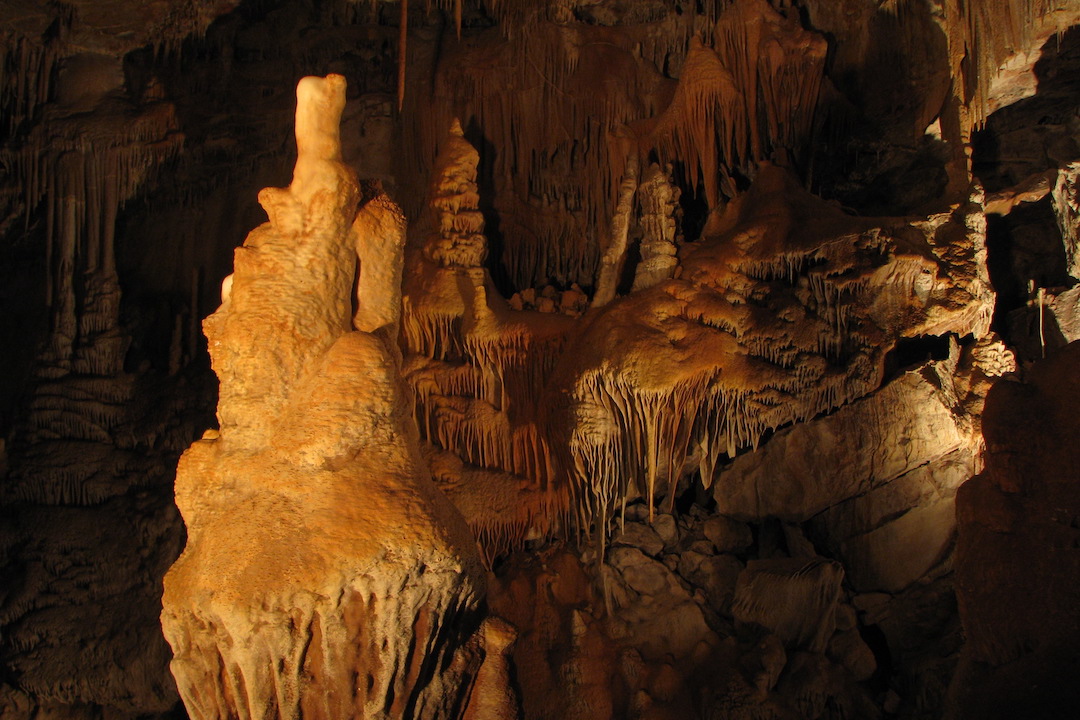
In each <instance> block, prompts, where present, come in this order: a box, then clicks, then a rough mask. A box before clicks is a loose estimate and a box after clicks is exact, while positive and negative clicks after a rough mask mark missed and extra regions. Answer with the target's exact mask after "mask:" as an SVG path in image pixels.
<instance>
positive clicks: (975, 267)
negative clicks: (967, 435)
mask: <svg viewBox="0 0 1080 720" xmlns="http://www.w3.org/2000/svg"><path fill="white" fill-rule="evenodd" d="M978 200H979V193H978V192H977V191H976V192H975V193H974V194H973V197H972V200H971V201H970V202H967V203H964V204H962V205H959V206H957V207H956V208H955V209H954V210H953V211H952V212H948V213H940V214H938V215H936V216H933V217H931V218H929V219H928V220H926V221H919V222H913V223H908V222H905V221H902V220H893V221H875V220H867V219H862V218H853V217H850V216H847V215H844V214H842V213H841V212H839V211H838V210H836V209H835V208H832V207H830V206H828V205H826V204H824V203H821V201H819V200H817V199H815V198H813V197H812V196H810V195H809V194H806V193H804V192H803V191H802V190H800V189H799V188H798V187H797V185H796V184H795V182H794V179H793V178H792V177H791V175H790V173H787V172H786V171H783V170H781V169H779V168H776V167H772V166H764V167H762V168H761V169H760V171H759V174H758V176H757V179H756V180H755V182H754V184H753V185H752V186H751V187H750V189H749V190H748V191H747V192H746V193H744V194H743V195H740V196H739V197H738V198H737V199H736V200H734V201H733V202H731V203H730V204H729V205H728V206H727V208H726V209H725V211H724V213H723V214H722V215H721V216H719V217H718V219H717V220H716V226H715V227H714V228H713V229H711V230H709V229H707V231H706V235H705V236H704V237H703V239H702V240H701V241H700V242H697V243H693V244H691V245H688V246H686V247H685V248H684V250H685V252H684V253H683V257H682V258H681V274H680V275H679V277H678V278H677V279H673V280H670V281H667V282H664V283H661V284H660V285H656V286H654V287H652V288H649V289H648V290H644V291H641V292H638V293H634V294H632V295H629V296H626V297H625V298H622V299H621V300H619V301H617V302H612V303H610V304H608V305H605V306H604V307H603V308H602V309H601V310H600V311H599V312H597V313H595V314H593V315H591V316H590V317H588V318H587V320H586V322H585V323H584V324H583V325H582V326H581V327H578V328H576V329H575V333H574V334H573V336H572V338H573V339H572V341H571V343H570V345H569V346H568V349H567V351H566V352H565V353H564V355H563V356H562V358H561V359H560V363H559V366H558V367H557V369H556V372H555V375H554V380H553V385H552V391H551V392H552V394H553V397H551V398H550V399H549V402H550V405H551V407H552V408H553V410H554V418H555V419H554V420H553V421H552V426H553V427H554V428H556V432H558V433H561V434H563V435H565V436H567V437H565V440H564V442H565V444H566V451H565V452H566V457H565V458H564V465H565V466H566V467H567V468H568V469H569V471H570V483H571V485H572V487H573V488H574V492H575V494H576V496H577V497H579V498H582V500H583V501H584V502H585V504H584V505H579V507H578V511H579V513H581V519H580V522H581V523H582V525H583V526H585V527H588V526H589V525H590V524H592V523H593V522H594V521H597V520H598V519H599V521H600V522H603V521H604V519H605V518H607V517H609V516H610V515H611V514H612V513H613V512H615V510H616V509H617V508H618V507H619V506H620V505H621V504H622V503H625V501H626V499H627V498H628V497H633V496H634V495H635V494H640V495H642V496H645V497H647V498H649V500H650V501H652V500H653V499H654V498H657V497H662V496H664V495H667V496H668V500H669V502H670V501H671V500H672V499H673V497H674V495H673V491H674V490H675V488H676V485H677V482H678V480H679V478H680V476H681V474H682V472H683V468H684V465H687V464H689V463H694V464H696V465H697V466H698V470H699V472H700V476H701V480H702V482H703V483H704V484H705V485H706V486H709V485H711V484H713V482H714V479H715V478H716V477H717V476H718V475H719V477H720V480H719V481H717V484H716V489H715V491H714V494H715V496H716V497H717V498H718V502H719V503H720V504H721V508H722V509H724V508H727V509H725V512H729V513H730V512H745V509H744V508H742V507H740V506H738V505H737V504H736V505H734V506H733V507H729V506H728V500H727V495H728V493H727V483H726V482H724V474H723V473H722V472H720V473H717V470H718V465H719V463H720V461H721V459H722V458H724V457H725V456H727V457H734V456H735V455H736V453H737V452H738V451H739V450H740V449H743V448H748V447H756V445H757V444H758V443H759V442H760V441H761V439H762V438H763V437H764V436H765V435H766V433H768V432H769V431H770V430H772V429H775V428H778V427H781V426H783V425H785V424H788V423H792V422H798V421H803V420H806V419H808V418H811V417H813V416H815V415H818V414H819V413H823V412H826V411H829V410H831V409H834V408H836V407H837V406H839V405H842V404H844V403H847V402H850V401H852V400H855V399H856V398H858V397H860V396H862V395H865V394H866V393H868V392H870V391H872V390H874V389H876V388H877V386H878V384H879V383H880V382H881V378H882V375H883V371H884V365H885V360H886V358H885V351H886V349H887V348H889V347H890V346H891V345H892V344H893V343H896V342H897V341H898V340H899V339H900V338H902V337H907V336H914V335H940V334H946V333H949V332H953V333H957V334H969V333H970V334H973V335H974V336H975V337H977V338H981V337H982V336H984V335H986V334H987V332H988V330H989V321H990V316H991V313H992V301H993V292H992V291H991V289H990V286H989V283H988V278H987V276H986V270H985V265H984V254H985V249H984V248H983V245H982V237H983V228H984V224H985V223H984V219H983V216H982V215H981V207H980V205H979V204H978ZM811 218H813V220H812V221H811ZM960 238H964V240H963V241H961V240H960ZM961 247H963V248H964V249H963V250H959V248H961ZM929 389H930V388H929V386H928V387H927V391H929ZM884 407H885V404H884V403H883V404H882V406H881V408H882V411H881V412H882V415H884V414H885V411H884ZM910 407H911V414H912V415H914V416H917V415H918V413H917V411H916V403H914V402H913V403H912V404H911V406H910ZM939 416H940V417H941V418H942V420H943V421H947V422H948V423H951V422H952V420H951V415H950V411H949V410H948V409H947V408H942V410H941V412H940V413H939ZM927 422H929V421H927ZM874 437H876V436H874ZM866 442H868V443H872V442H873V440H872V439H871V438H870V435H869V434H868V436H867V441H866ZM933 442H935V443H936V442H937V440H936V439H935V440H934V441H933ZM956 443H959V440H957V441H956ZM770 444H771V443H770ZM781 447H783V446H782V445H781ZM950 449H951V448H950ZM947 451H948V449H944V450H942V451H941V454H944V452H947ZM766 452H767V451H766ZM751 457H752V458H755V459H756V458H758V457H759V456H758V455H753V456H751ZM747 462H755V460H747ZM611 467H614V468H615V472H614V473H612V472H610V470H609V468H611ZM897 469H898V470H899V469H900V468H897ZM811 487H813V485H811ZM854 489H855V488H851V489H850V490H854ZM771 492H773V491H770V493H771ZM782 492H783V490H780V493H782ZM815 492H816V490H815ZM734 494H735V496H736V498H738V497H740V493H739V488H738V486H737V485H736V488H735V491H734ZM745 495H746V496H747V497H751V498H753V497H754V496H755V493H754V492H753V491H750V492H748V493H745ZM847 496H848V495H845V494H844V492H843V491H841V492H839V493H838V494H835V495H833V496H831V497H830V498H829V499H826V500H825V501H824V503H823V504H820V505H817V506H815V507H806V508H799V511H800V512H805V513H806V515H803V518H805V517H808V516H809V515H810V514H813V513H814V512H817V511H819V510H821V509H824V508H825V507H827V506H828V504H829V503H831V502H836V501H839V500H841V499H843V498H845V497H847ZM735 502H736V503H737V502H738V501H735ZM766 502H769V500H767V501H766ZM778 510H781V511H782V510H783V508H778ZM769 511H772V510H771V509H770V510H769ZM748 514H752V515H755V516H762V515H764V514H768V512H766V513H761V514H758V513H755V512H750V513H748Z"/></svg>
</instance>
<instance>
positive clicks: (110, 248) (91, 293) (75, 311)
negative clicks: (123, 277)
mask: <svg viewBox="0 0 1080 720" xmlns="http://www.w3.org/2000/svg"><path fill="white" fill-rule="evenodd" d="M122 117H123V121H124V122H123V123H120V124H118V125H116V126H114V125H113V124H109V126H108V127H105V125H104V124H102V123H103V122H107V121H101V122H98V123H97V124H94V123H89V124H88V123H86V122H83V121H81V120H79V119H78V118H70V117H63V116H58V117H49V118H47V119H46V121H45V122H43V123H41V124H40V125H38V126H36V127H34V128H33V130H32V131H31V132H30V133H29V135H28V136H27V137H25V138H24V139H23V142H22V143H21V145H19V146H11V147H8V148H5V149H4V150H3V151H2V153H0V159H2V160H3V161H5V162H6V163H7V164H8V165H9V166H11V167H12V168H13V170H14V172H15V173H16V175H17V176H18V177H19V178H20V179H21V183H20V185H21V187H22V188H23V192H24V195H23V201H24V207H25V208H26V210H25V218H26V223H27V225H29V224H30V223H31V222H32V221H33V220H34V219H35V218H39V217H41V215H44V231H45V233H44V234H45V268H46V278H45V280H46V282H45V303H46V305H47V306H48V307H49V308H50V309H51V312H52V325H51V334H50V338H49V344H48V346H47V347H46V348H45V352H44V355H43V357H42V362H41V364H40V366H39V369H38V372H39V374H42V375H43V376H45V377H59V376H62V375H65V374H67V373H68V372H72V371H74V372H76V373H81V374H95V375H113V374H116V373H118V372H120V370H121V368H122V365H123V358H124V352H125V351H126V347H127V345H126V340H125V339H124V338H123V337H122V336H121V334H120V332H119V329H118V327H117V318H118V312H119V300H120V289H119V284H118V281H117V277H116V261H115V247H114V245H115V233H116V218H117V214H118V212H119V211H120V209H121V208H122V207H123V205H124V203H125V202H126V201H127V200H129V199H131V198H132V197H134V196H135V194H136V193H137V192H138V190H139V188H140V187H141V186H142V185H143V184H144V182H145V181H146V179H147V177H148V175H149V173H150V172H151V171H152V170H153V169H154V168H156V167H157V166H159V165H160V164H162V163H163V162H165V161H167V160H168V159H169V158H172V157H174V156H175V155H176V153H177V151H178V150H179V148H180V146H181V139H180V136H179V135H178V134H176V133H175V132H174V131H175V129H176V119H175V116H174V114H173V109H172V107H171V106H169V105H166V104H158V105H156V106H152V107H150V108H148V109H146V111H145V112H143V113H141V114H140V115H138V116H136V117H134V118H132V117H130V116H127V115H124V116H122ZM113 119H117V118H115V117H114V118H113Z"/></svg>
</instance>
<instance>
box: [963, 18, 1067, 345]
mask: <svg viewBox="0 0 1080 720" xmlns="http://www.w3.org/2000/svg"><path fill="white" fill-rule="evenodd" d="M1032 71H1033V73H1034V75H1035V92H1034V94H1033V95H1031V96H1029V97H1026V98H1023V99H1020V100H1017V101H1016V102H1014V103H1011V104H1009V105H1006V106H1004V107H1002V108H1000V109H998V110H997V111H995V112H994V113H992V114H991V115H990V116H989V117H988V118H987V121H986V123H985V125H984V126H983V128H982V129H980V130H978V131H976V132H975V133H974V134H973V136H972V143H971V144H972V163H971V165H972V175H973V176H974V177H975V178H977V179H978V180H979V182H980V183H982V185H983V187H984V188H985V190H986V192H987V193H993V192H998V191H1002V190H1006V189H1008V188H1011V187H1015V186H1016V185H1018V184H1019V183H1021V182H1023V181H1025V180H1026V179H1027V178H1030V177H1032V176H1034V175H1037V174H1039V173H1043V172H1047V171H1050V170H1054V169H1056V168H1059V167H1061V166H1063V165H1065V164H1067V163H1068V162H1070V161H1073V160H1078V159H1080V143H1078V139H1080V26H1073V27H1071V28H1069V29H1068V30H1066V31H1065V32H1063V33H1060V34H1056V35H1052V36H1051V37H1050V38H1049V39H1048V40H1047V41H1046V42H1045V43H1044V44H1043V47H1042V49H1041V51H1040V55H1039V59H1038V60H1037V61H1036V62H1035V65H1034V68H1033V70H1032ZM986 247H987V269H988V271H989V273H990V281H991V283H992V285H993V287H994V289H995V291H996V293H997V301H996V304H995V308H994V320H993V324H992V327H993V329H994V330H995V331H996V332H998V333H999V334H1001V335H1002V336H1003V337H1006V338H1008V339H1009V340H1010V341H1013V340H1015V338H1011V337H1010V323H1009V319H1008V318H1009V315H1010V314H1011V313H1013V312H1015V311H1016V310H1018V309H1020V308H1023V307H1025V306H1026V305H1028V303H1029V302H1030V301H1031V297H1030V296H1031V290H1032V289H1033V288H1067V287H1071V286H1073V285H1074V284H1075V283H1076V280H1075V279H1074V278H1072V277H1070V276H1069V273H1068V263H1067V259H1066V253H1065V244H1064V239H1063V237H1062V235H1061V232H1060V229H1059V227H1058V225H1057V220H1056V218H1055V215H1054V211H1053V207H1052V204H1051V201H1050V198H1049V197H1043V198H1042V199H1040V200H1038V201H1036V202H1029V203H1022V204H1020V205H1017V206H1016V207H1015V208H1013V209H1012V210H1011V212H1009V213H1008V214H1006V215H996V214H994V215H988V216H987V228H986ZM1029 283H1031V284H1032V285H1031V287H1029Z"/></svg>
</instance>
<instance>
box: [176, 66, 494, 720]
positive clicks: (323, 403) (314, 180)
mask: <svg viewBox="0 0 1080 720" xmlns="http://www.w3.org/2000/svg"><path fill="white" fill-rule="evenodd" d="M344 103H345V80H344V78H342V77H341V76H337V75H330V76H327V77H326V78H315V77H308V78H304V79H303V80H301V81H300V83H299V85H298V87H297V111H296V139H297V150H298V156H297V162H296V169H295V172H294V175H293V182H292V184H291V185H290V186H289V187H288V188H284V189H274V188H271V189H267V190H265V191H264V192H263V193H262V194H261V195H260V201H261V202H262V204H263V206H264V207H265V208H266V211H267V214H268V215H269V217H270V222H269V223H267V224H265V225H263V226H261V227H260V228H257V229H256V230H255V231H253V232H252V233H251V235H250V236H249V237H248V239H247V241H246V242H245V244H244V245H243V247H241V248H238V249H237V251H236V265H235V272H234V274H233V275H232V276H231V278H230V279H229V280H228V281H227V282H226V284H225V288H224V290H223V298H222V300H223V302H222V306H221V307H220V308H219V309H218V311H217V312H216V313H214V315H212V316H211V317H209V318H208V319H207V320H206V322H205V328H206V332H207V336H208V338H209V341H210V355H211V358H212V360H213V363H214V369H215V371H216V372H217V374H218V376H219V378H220V380H221V396H220V401H219V410H218V413H219V419H220V430H218V431H211V432H208V433H207V434H206V435H204V437H203V439H202V440H200V441H199V442H197V443H196V444H195V445H193V446H192V447H191V448H190V449H189V450H188V451H187V452H186V453H185V454H184V456H183V458H182V460H181V463H180V467H179V470H178V475H177V482H176V500H177V505H178V506H179V507H180V509H181V512H182V513H183V516H184V520H185V522H186V524H187V527H188V544H187V547H186V548H185V550H184V553H183V555H181V557H180V559H179V560H178V561H177V562H176V564H175V565H174V566H173V567H172V569H171V570H170V571H169V574H168V575H167V576H166V578H165V596H164V599H163V604H164V610H163V612H162V617H161V622H162V628H163V629H164V631H165V636H166V638H167V639H168V641H169V643H170V644H171V645H172V648H173V653H174V658H173V661H172V671H173V675H174V677H175V678H176V681H177V686H178V688H179V690H180V694H181V696H182V698H183V700H184V703H185V705H186V706H187V709H188V713H189V714H190V715H191V717H193V718H226V717H237V716H241V717H260V718H272V717H282V718H285V717H288V718H295V717H300V716H303V717H311V718H317V717H322V718H346V717H365V718H382V717H385V718H400V717H425V718H428V717H430V718H452V717H460V715H461V713H462V712H463V708H464V704H465V701H466V700H467V698H468V690H469V688H470V682H471V680H470V679H471V678H472V677H473V676H474V675H475V673H476V671H477V667H478V664H479V660H480V653H481V650H482V648H481V642H480V636H479V635H478V634H477V630H478V628H479V623H480V619H481V618H480V615H479V603H480V601H481V598H482V596H483V592H484V583H483V577H482V576H481V575H480V573H479V562H478V559H477V556H476V553H475V550H474V546H473V542H472V539H471V537H470V535H469V532H468V529H467V528H466V526H465V524H464V522H463V521H462V519H461V516H460V515H458V514H457V512H456V511H455V510H454V509H453V507H452V506H451V505H450V504H449V502H448V501H447V500H446V499H445V498H444V497H443V496H442V495H440V494H439V493H438V492H437V491H436V489H435V487H434V485H433V484H432V483H431V481H430V479H429V476H428V474H427V469H426V466H425V464H424V462H423V459H422V458H421V456H420V451H419V445H418V438H417V432H416V427H415V425H414V424H413V419H412V415H411V413H410V412H409V410H408V408H409V405H408V402H407V400H406V397H407V396H406V395H405V391H404V386H403V385H402V382H401V379H400V361H399V354H398V352H397V350H396V349H395V347H394V345H393V338H394V337H395V336H396V326H397V309H398V308H399V307H400V304H399V303H400V299H399V295H398V292H399V290H398V288H399V284H400V273H401V253H402V245H403V238H404V234H403V233H404V225H403V218H402V217H401V215H400V212H399V211H398V210H397V209H396V207H395V206H394V205H393V204H392V203H390V202H389V201H388V200H387V199H386V198H385V197H384V196H381V195H378V194H375V195H367V196H362V195H361V193H360V190H359V188H358V186H357V183H356V181H355V179H354V176H353V174H352V172H351V171H349V170H348V169H347V168H346V167H345V166H344V165H342V163H341V161H340V144H339V138H338V123H339V119H340V115H341V110H342V108H343V107H344ZM358 204H360V207H359V209H358ZM357 266H359V271H358V272H359V276H358V277H357V270H356V268H357ZM354 291H355V292H356V293H357V294H358V297H356V304H357V306H358V307H357V309H356V311H355V312H354V310H353V298H354ZM488 634H489V636H491V637H497V633H493V632H489V633H488Z"/></svg>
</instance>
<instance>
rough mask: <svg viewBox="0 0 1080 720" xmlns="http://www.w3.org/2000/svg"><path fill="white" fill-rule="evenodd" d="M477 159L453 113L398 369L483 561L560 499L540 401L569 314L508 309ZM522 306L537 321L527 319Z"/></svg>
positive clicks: (531, 530) (412, 283)
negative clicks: (491, 254)
mask: <svg viewBox="0 0 1080 720" xmlns="http://www.w3.org/2000/svg"><path fill="white" fill-rule="evenodd" d="M478 162H479V155H478V153H477V151H476V149H475V148H473V146H472V145H471V144H470V143H469V142H468V141H467V140H465V138H464V136H463V133H462V130H461V125H460V124H459V123H458V122H456V121H454V122H453V123H452V124H451V130H450V136H449V138H448V139H447V140H446V141H445V142H444V143H443V148H442V151H441V152H440V155H439V158H438V160H437V162H436V169H435V170H434V172H433V175H432V181H431V183H430V198H429V207H430V215H429V217H430V219H431V223H430V225H431V227H430V228H429V230H428V233H427V235H426V237H425V241H424V245H423V247H422V248H421V249H420V252H418V253H415V254H413V255H412V256H411V260H410V261H411V262H412V263H413V266H412V267H411V269H410V272H409V273H408V274H407V277H408V278H409V281H408V282H407V283H406V292H405V294H404V296H403V307H404V312H403V313H402V325H401V328H402V337H403V339H404V341H405V350H406V358H405V366H404V367H405V372H404V375H405V379H406V380H407V382H408V383H409V385H410V386H411V387H412V391H413V392H412V395H413V400H414V403H415V405H414V416H415V418H416V423H417V426H418V427H419V429H420V435H421V438H422V439H423V440H425V441H426V442H427V443H428V444H429V455H430V458H429V460H430V461H431V462H432V463H433V466H434V467H433V470H435V476H436V479H437V481H439V484H440V485H442V486H444V489H446V490H447V493H448V494H449V495H450V496H451V497H452V498H453V499H454V502H455V504H456V505H457V506H458V507H459V509H462V511H463V513H464V514H465V516H466V519H467V520H468V522H469V524H470V526H471V527H472V529H473V532H474V534H475V535H476V537H477V539H478V540H479V542H480V543H481V548H482V553H483V555H484V558H485V560H486V561H488V562H490V561H491V560H493V559H494V558H495V557H496V556H498V555H500V554H502V553H504V552H506V551H507V550H509V549H512V548H517V547H521V546H522V544H523V543H524V542H525V540H526V538H527V537H530V536H533V535H535V534H536V533H539V534H541V535H543V534H546V533H548V532H550V530H551V528H552V527H554V526H555V525H556V524H558V523H559V517H560V513H559V512H558V511H557V509H556V508H559V507H561V508H565V499H564V498H563V499H560V498H559V497H558V493H557V491H556V490H555V487H556V482H555V474H556V473H555V468H554V466H553V464H552V459H551V458H552V454H551V450H550V448H549V447H548V442H547V439H546V438H545V436H544V434H543V433H542V432H541V431H540V430H539V429H538V426H537V422H536V418H537V407H536V403H537V401H538V399H539V397H540V395H541V393H542V390H543V387H544V385H545V383H546V379H547V377H548V375H550V373H551V371H552V368H553V367H554V365H555V362H556V360H557V358H558V356H559V354H560V352H561V349H562V344H563V336H562V334H561V333H560V332H558V331H557V330H556V331H552V329H551V328H552V327H559V326H561V325H560V323H563V324H565V321H567V318H565V317H563V316H559V319H552V316H550V315H549V316H541V315H540V314H539V313H531V314H530V313H520V314H519V313H514V312H513V311H511V310H510V309H509V307H507V306H506V304H505V302H504V301H503V300H502V299H501V298H499V297H497V296H496V295H495V294H494V293H493V290H492V284H491V278H490V276H489V274H488V272H487V271H486V270H485V269H484V268H483V267H482V263H483V260H484V257H485V254H486V252H487V239H486V237H485V236H484V234H483V229H484V225H483V216H482V215H481V213H480V212H479V210H478V195H477V188H476V168H477V164H478ZM525 315H530V316H532V317H533V318H534V319H537V318H541V317H542V318H544V319H543V320H542V321H539V325H537V326H534V325H533V324H530V322H528V321H527V320H526V319H523V318H524V316H525ZM493 498H494V499H497V500H498V501H495V500H493ZM507 498H511V499H513V498H519V499H520V502H519V503H518V504H517V505H515V504H514V502H512V501H511V500H507Z"/></svg>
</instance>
